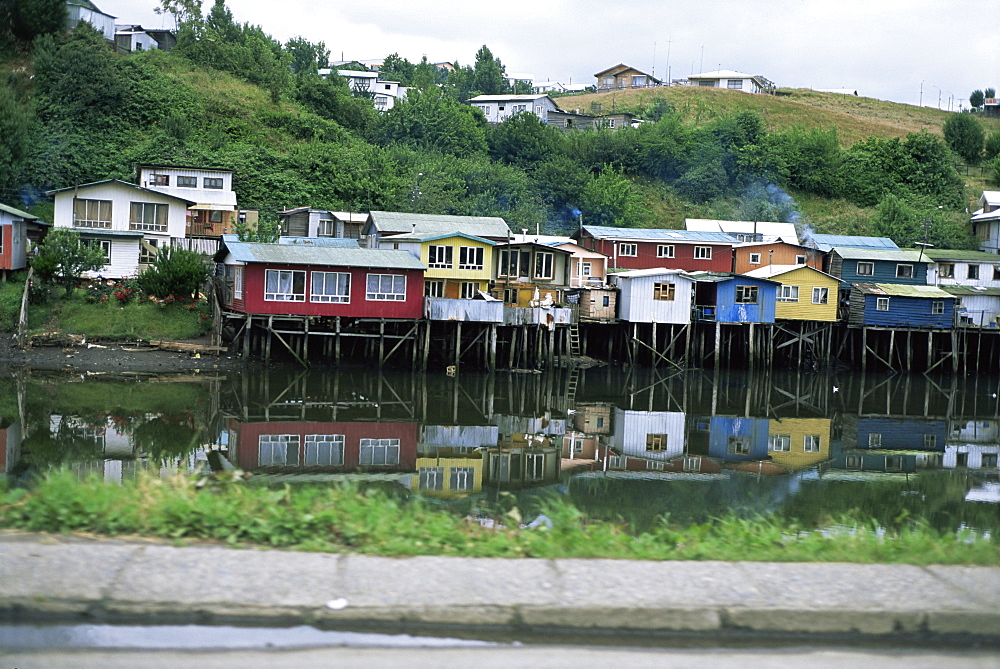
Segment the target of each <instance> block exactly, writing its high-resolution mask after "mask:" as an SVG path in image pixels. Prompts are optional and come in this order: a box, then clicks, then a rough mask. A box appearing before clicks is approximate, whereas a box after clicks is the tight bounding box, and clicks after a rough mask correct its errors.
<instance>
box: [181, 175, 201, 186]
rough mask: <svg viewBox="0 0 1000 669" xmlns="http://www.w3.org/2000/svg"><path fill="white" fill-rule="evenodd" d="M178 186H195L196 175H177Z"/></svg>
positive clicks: (196, 183) (196, 181)
mask: <svg viewBox="0 0 1000 669" xmlns="http://www.w3.org/2000/svg"><path fill="white" fill-rule="evenodd" d="M177 187H178V188H197V187H198V177H177Z"/></svg>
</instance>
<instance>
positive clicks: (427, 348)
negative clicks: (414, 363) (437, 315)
mask: <svg viewBox="0 0 1000 669" xmlns="http://www.w3.org/2000/svg"><path fill="white" fill-rule="evenodd" d="M423 349H424V350H423V351H421V352H420V355H421V356H422V357H421V362H420V371H421V372H426V371H427V356H428V355H430V352H431V321H424V346H423Z"/></svg>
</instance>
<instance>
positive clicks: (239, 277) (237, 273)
mask: <svg viewBox="0 0 1000 669" xmlns="http://www.w3.org/2000/svg"><path fill="white" fill-rule="evenodd" d="M233 299H236V300H242V299H243V268H242V267H234V268H233Z"/></svg>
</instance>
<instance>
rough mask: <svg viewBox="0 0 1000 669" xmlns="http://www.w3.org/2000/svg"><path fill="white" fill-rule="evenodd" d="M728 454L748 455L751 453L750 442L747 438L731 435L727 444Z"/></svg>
mask: <svg viewBox="0 0 1000 669" xmlns="http://www.w3.org/2000/svg"><path fill="white" fill-rule="evenodd" d="M726 452H727V453H729V454H730V455H746V454H747V453H749V452H750V440H749V439H748V438H747V437H743V436H740V435H736V434H731V435H729V439H728V440H727V442H726Z"/></svg>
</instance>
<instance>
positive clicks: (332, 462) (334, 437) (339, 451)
mask: <svg viewBox="0 0 1000 669" xmlns="http://www.w3.org/2000/svg"><path fill="white" fill-rule="evenodd" d="M303 464H305V465H307V466H310V465H311V466H323V465H326V466H339V465H342V464H344V435H342V434H307V435H306V452H305V455H304V457H303Z"/></svg>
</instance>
